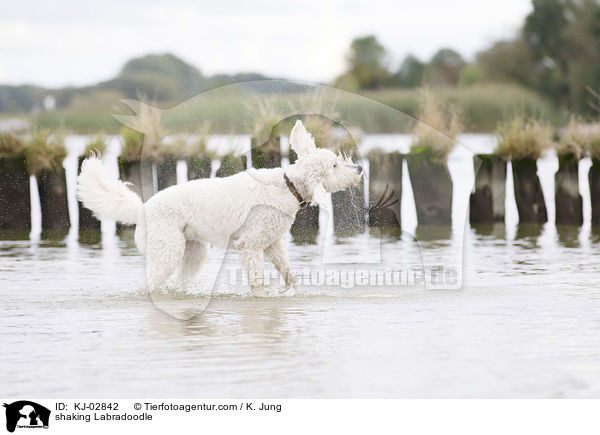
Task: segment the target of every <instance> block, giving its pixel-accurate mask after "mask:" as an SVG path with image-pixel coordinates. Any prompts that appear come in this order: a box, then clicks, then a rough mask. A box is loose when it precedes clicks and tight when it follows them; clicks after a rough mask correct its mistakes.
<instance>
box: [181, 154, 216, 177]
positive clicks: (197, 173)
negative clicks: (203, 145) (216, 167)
mask: <svg viewBox="0 0 600 435" xmlns="http://www.w3.org/2000/svg"><path fill="white" fill-rule="evenodd" d="M186 163H187V176H188V180H198V179H200V178H210V171H211V162H210V158H208V157H188V158H187V159H186Z"/></svg>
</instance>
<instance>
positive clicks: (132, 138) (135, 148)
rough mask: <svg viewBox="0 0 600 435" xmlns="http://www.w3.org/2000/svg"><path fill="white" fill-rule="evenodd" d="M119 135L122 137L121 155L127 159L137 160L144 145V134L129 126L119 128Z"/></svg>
mask: <svg viewBox="0 0 600 435" xmlns="http://www.w3.org/2000/svg"><path fill="white" fill-rule="evenodd" d="M121 137H122V138H123V146H122V148H121V157H122V158H123V159H124V160H127V161H135V160H139V159H140V158H141V156H142V148H143V147H144V135H143V134H142V133H140V132H139V131H135V130H133V129H131V128H129V127H123V128H122V129H121Z"/></svg>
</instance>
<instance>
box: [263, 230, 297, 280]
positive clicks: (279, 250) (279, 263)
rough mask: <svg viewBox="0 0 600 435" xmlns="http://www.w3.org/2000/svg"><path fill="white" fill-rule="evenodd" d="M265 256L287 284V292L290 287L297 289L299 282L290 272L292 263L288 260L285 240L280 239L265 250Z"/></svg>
mask: <svg viewBox="0 0 600 435" xmlns="http://www.w3.org/2000/svg"><path fill="white" fill-rule="evenodd" d="M265 255H266V256H267V258H268V259H269V260H270V261H271V263H273V266H275V269H277V272H279V273H280V274H281V276H282V278H283V281H284V283H285V288H286V290H287V289H289V288H290V287H295V286H296V284H297V282H296V278H295V277H294V275H293V274H292V272H291V271H290V262H289V260H288V255H287V250H286V248H285V243H284V241H283V239H280V240H278V241H276V242H275V243H273V244H272V245H271V246H268V247H267V248H266V249H265Z"/></svg>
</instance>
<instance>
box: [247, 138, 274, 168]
mask: <svg viewBox="0 0 600 435" xmlns="http://www.w3.org/2000/svg"><path fill="white" fill-rule="evenodd" d="M252 167H254V168H257V169H260V168H279V167H281V142H280V136H275V137H273V136H271V137H270V138H269V140H268V141H267V142H265V143H264V144H262V145H257V144H256V139H254V138H253V139H252Z"/></svg>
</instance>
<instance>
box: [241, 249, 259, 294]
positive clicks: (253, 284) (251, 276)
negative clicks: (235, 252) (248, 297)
mask: <svg viewBox="0 0 600 435" xmlns="http://www.w3.org/2000/svg"><path fill="white" fill-rule="evenodd" d="M239 252H240V258H241V259H242V264H243V266H244V268H245V269H246V271H247V272H248V282H249V283H250V292H251V293H252V295H253V296H263V295H264V291H265V290H264V285H265V281H264V276H263V258H264V254H263V250H262V249H253V248H242V249H240V251H239Z"/></svg>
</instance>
